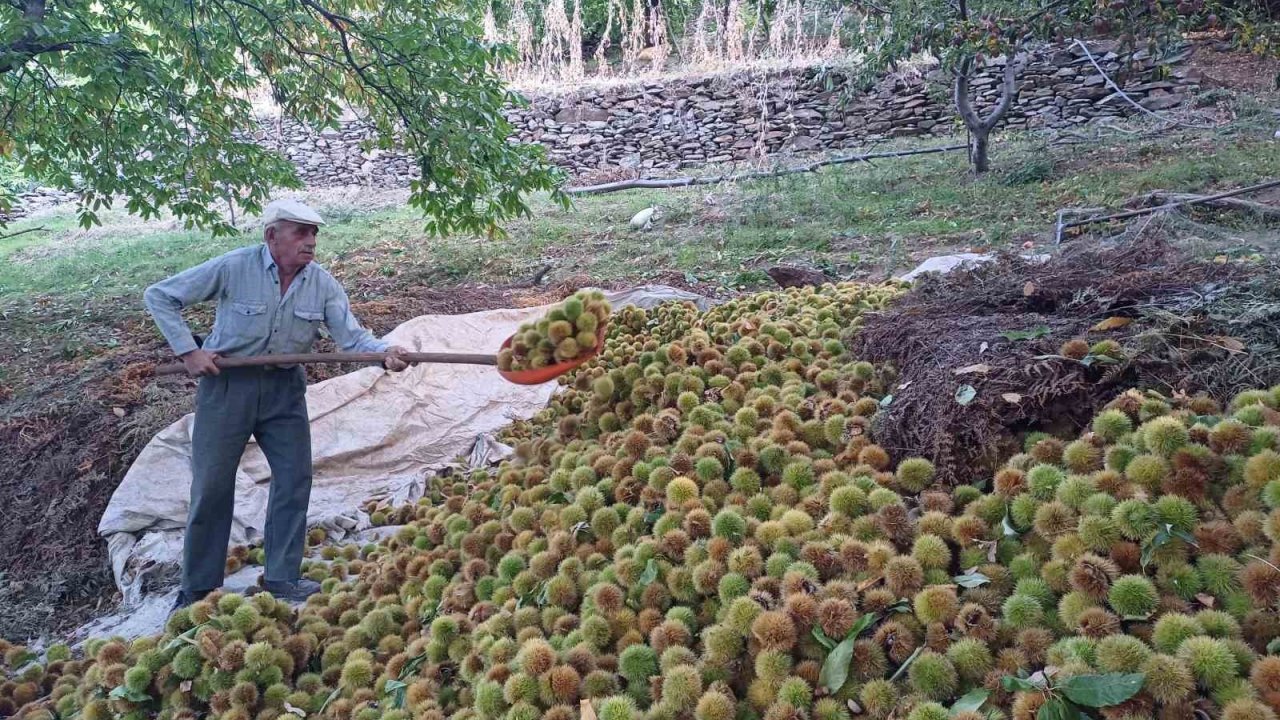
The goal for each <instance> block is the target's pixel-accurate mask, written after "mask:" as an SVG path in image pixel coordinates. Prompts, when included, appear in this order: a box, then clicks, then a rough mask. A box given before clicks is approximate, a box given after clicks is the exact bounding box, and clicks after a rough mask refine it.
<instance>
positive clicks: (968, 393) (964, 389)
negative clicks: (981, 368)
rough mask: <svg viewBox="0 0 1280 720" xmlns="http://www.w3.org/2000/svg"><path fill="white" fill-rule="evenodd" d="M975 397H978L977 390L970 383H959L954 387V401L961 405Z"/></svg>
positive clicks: (966, 403)
mask: <svg viewBox="0 0 1280 720" xmlns="http://www.w3.org/2000/svg"><path fill="white" fill-rule="evenodd" d="M976 397H978V391H977V390H976V389H975V388H974V387H973V386H972V385H961V386H960V387H958V388H956V402H958V403H960V404H961V405H968V404H969V403H971V402H973V399H974V398H976Z"/></svg>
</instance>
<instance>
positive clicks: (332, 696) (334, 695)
mask: <svg viewBox="0 0 1280 720" xmlns="http://www.w3.org/2000/svg"><path fill="white" fill-rule="evenodd" d="M341 692H342V688H340V687H336V688H334V689H333V692H331V693H329V697H327V698H325V699H324V704H322V705H321V706H320V711H319V712H317V713H316V714H317V715H323V714H324V711H325V710H327V709H328V707H329V703H331V702H333V701H334V700H337V699H338V694H339V693H341Z"/></svg>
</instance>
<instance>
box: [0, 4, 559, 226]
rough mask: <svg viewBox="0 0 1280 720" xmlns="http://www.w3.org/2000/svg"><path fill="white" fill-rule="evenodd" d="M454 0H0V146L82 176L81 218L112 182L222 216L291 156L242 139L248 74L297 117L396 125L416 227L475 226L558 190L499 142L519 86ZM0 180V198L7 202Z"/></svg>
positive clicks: (154, 202) (250, 125) (382, 131)
mask: <svg viewBox="0 0 1280 720" xmlns="http://www.w3.org/2000/svg"><path fill="white" fill-rule="evenodd" d="M472 16H473V13H471V12H470V9H469V8H467V7H465V3H461V2H458V0H411V1H409V2H382V1H381V0H200V1H199V2H192V1H191V0H111V1H110V2H91V1H90V0H0V156H7V157H10V158H14V159H16V160H17V161H18V162H19V163H20V164H21V166H22V168H23V171H24V172H25V173H27V174H28V175H30V176H32V177H37V178H40V179H41V181H42V182H44V183H45V184H48V185H51V186H54V187H60V188H63V189H68V190H71V189H79V190H81V191H82V193H83V194H82V205H81V207H80V221H81V223H82V224H83V225H84V226H86V227H88V226H90V225H92V224H93V223H95V222H97V215H96V211H98V210H99V209H100V208H102V207H104V206H109V204H110V201H111V198H112V197H113V196H118V197H121V198H123V199H124V201H125V203H126V206H127V208H128V209H129V211H131V212H133V213H136V214H138V215H140V216H142V217H152V216H155V215H156V214H157V213H159V212H160V211H161V210H162V209H166V208H167V209H168V210H170V211H171V212H172V213H174V215H175V216H176V217H178V218H180V219H182V220H184V221H185V222H186V224H187V225H188V227H208V228H211V229H212V230H213V231H214V232H215V233H225V232H232V231H233V229H232V228H231V227H230V226H229V225H227V224H226V223H225V222H224V221H223V219H222V215H221V212H220V210H221V209H223V208H225V207H226V203H227V201H228V200H231V199H234V201H235V202H236V203H237V204H238V205H239V206H240V207H242V208H244V209H245V210H246V211H248V212H257V211H259V210H260V209H261V206H262V205H263V204H264V203H265V201H266V200H267V199H268V196H269V193H270V190H271V188H272V187H273V186H277V187H279V186H283V187H296V186H298V184H299V182H298V180H297V177H296V174H295V170H294V168H293V166H292V165H291V164H290V163H289V162H288V161H287V160H286V159H284V158H283V157H281V156H279V155H277V154H275V153H273V152H270V151H268V150H265V149H263V148H262V147H260V146H258V145H255V144H254V143H253V142H251V140H250V139H249V136H248V133H249V132H251V131H252V130H254V129H255V128H256V123H255V120H254V116H253V113H252V106H251V102H250V100H249V97H250V94H251V93H252V92H253V91H255V90H256V89H258V88H260V87H262V86H263V84H264V83H265V84H266V85H267V86H268V87H269V88H270V91H271V94H272V96H273V98H274V100H275V101H276V103H278V104H279V105H280V106H281V107H282V108H283V110H284V112H285V113H286V114H287V115H289V116H291V117H293V118H296V119H298V120H300V121H302V122H304V123H306V124H308V125H310V126H311V127H313V128H324V127H334V126H336V121H337V120H338V118H340V117H341V116H342V114H343V111H344V109H349V110H351V111H354V112H355V113H356V114H357V115H359V116H361V117H362V118H363V119H365V120H366V121H368V122H369V123H370V124H371V125H372V126H373V127H374V128H375V129H376V131H377V139H376V141H374V143H373V144H374V145H375V146H377V147H380V148H383V149H390V148H392V147H394V146H396V143H397V140H398V142H399V144H400V146H402V147H403V149H404V150H405V151H407V152H408V153H410V154H411V155H412V156H413V157H414V158H415V160H416V163H417V166H418V168H419V170H420V171H421V176H422V177H421V180H420V181H417V182H415V183H414V184H413V185H412V187H411V195H410V200H409V202H410V204H411V205H412V206H414V207H417V208H419V209H420V210H421V211H422V212H423V213H424V215H425V217H426V224H427V230H428V231H429V232H436V233H447V232H455V231H463V232H486V231H493V230H495V229H496V226H497V224H498V223H500V222H501V221H502V220H504V219H507V218H511V217H513V216H517V215H520V214H524V213H526V212H527V207H526V204H525V199H524V198H525V197H526V196H527V194H528V193H530V192H535V191H551V192H552V194H553V197H555V198H556V199H557V200H559V201H560V202H562V203H564V202H567V200H566V199H565V198H564V196H563V195H562V194H561V193H560V192H559V190H558V186H559V182H560V175H559V173H558V172H557V171H555V170H554V169H553V168H552V167H551V166H550V165H549V164H548V163H547V162H546V160H545V156H544V154H543V152H542V150H541V148H538V147H535V146H522V145H516V144H514V143H511V142H509V141H508V136H509V134H510V131H511V128H510V127H509V125H508V124H507V122H506V121H505V120H504V118H503V116H502V113H501V111H502V108H503V106H504V104H506V103H508V102H518V101H519V100H520V99H519V98H518V97H516V96H514V95H513V94H512V93H510V92H509V91H508V90H506V89H505V87H504V85H503V83H502V81H501V80H500V79H499V77H498V76H497V74H496V68H497V66H498V65H499V64H500V63H501V62H504V61H506V60H507V59H509V58H508V55H507V53H508V52H509V51H508V50H507V49H506V48H503V47H492V46H487V45H485V44H484V43H482V42H481V41H479V40H478V39H477V38H479V37H480V35H481V32H480V29H479V28H478V27H477V26H476V24H475V22H474V20H473V19H471V17H472ZM12 199H13V198H12V195H9V194H6V191H5V190H3V189H0V207H3V206H4V205H6V204H8V203H11V202H12Z"/></svg>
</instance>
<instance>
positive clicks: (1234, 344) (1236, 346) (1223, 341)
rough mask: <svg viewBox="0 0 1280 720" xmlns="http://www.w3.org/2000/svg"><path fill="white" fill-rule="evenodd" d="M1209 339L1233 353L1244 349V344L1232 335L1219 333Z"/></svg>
mask: <svg viewBox="0 0 1280 720" xmlns="http://www.w3.org/2000/svg"><path fill="white" fill-rule="evenodd" d="M1209 339H1210V340H1212V341H1213V342H1214V343H1216V344H1218V345H1220V346H1222V347H1224V348H1226V349H1227V351H1228V352H1231V353H1233V354H1239V353H1242V352H1244V349H1245V344H1244V343H1243V342H1240V341H1239V340H1237V339H1235V338H1233V337H1227V336H1225V335H1219V336H1217V337H1211V338H1209Z"/></svg>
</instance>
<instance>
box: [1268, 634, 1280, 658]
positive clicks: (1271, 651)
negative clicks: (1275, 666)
mask: <svg viewBox="0 0 1280 720" xmlns="http://www.w3.org/2000/svg"><path fill="white" fill-rule="evenodd" d="M1267 654H1268V655H1276V654H1280V638H1276V639H1274V640H1272V641H1271V642H1269V643H1267Z"/></svg>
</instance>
